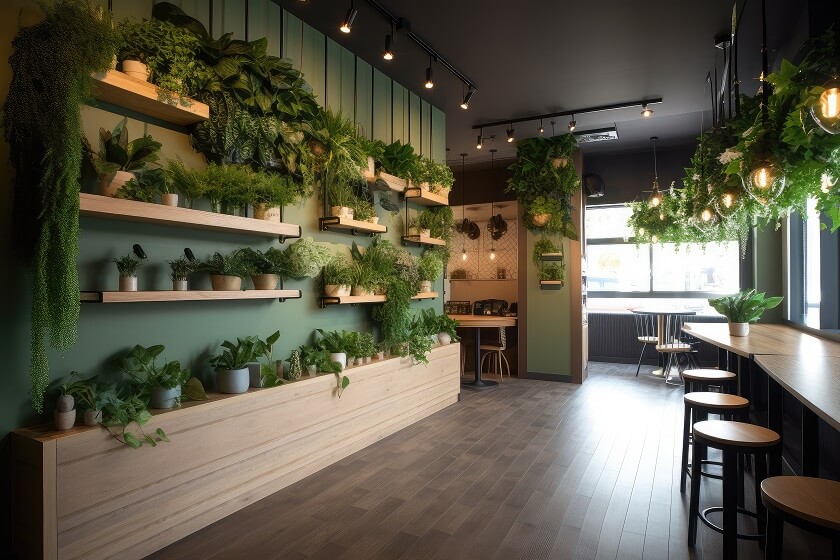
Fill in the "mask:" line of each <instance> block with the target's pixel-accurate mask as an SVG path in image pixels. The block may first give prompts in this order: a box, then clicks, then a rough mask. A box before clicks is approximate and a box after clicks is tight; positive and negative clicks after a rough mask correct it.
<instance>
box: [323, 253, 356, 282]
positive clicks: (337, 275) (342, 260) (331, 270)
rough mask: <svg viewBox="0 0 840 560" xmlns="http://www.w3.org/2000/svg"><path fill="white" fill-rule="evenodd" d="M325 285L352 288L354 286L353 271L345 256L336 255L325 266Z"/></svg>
mask: <svg viewBox="0 0 840 560" xmlns="http://www.w3.org/2000/svg"><path fill="white" fill-rule="evenodd" d="M323 272H324V284H325V285H341V286H351V285H352V284H353V269H352V267H351V266H350V263H349V262H348V261H347V258H346V257H344V256H343V255H334V256H333V258H332V259H330V261H329V262H328V263H327V264H326V265H324V271H323Z"/></svg>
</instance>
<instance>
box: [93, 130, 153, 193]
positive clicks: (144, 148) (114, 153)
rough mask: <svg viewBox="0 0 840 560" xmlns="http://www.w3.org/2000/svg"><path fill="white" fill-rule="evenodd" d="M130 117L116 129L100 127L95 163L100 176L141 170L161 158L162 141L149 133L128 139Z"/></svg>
mask: <svg viewBox="0 0 840 560" xmlns="http://www.w3.org/2000/svg"><path fill="white" fill-rule="evenodd" d="M127 123H128V118H124V119H123V120H121V121H120V122H118V123H117V125H116V126H115V127H114V130H105V129H104V128H100V129H99V151H98V152H97V153H95V154H94V157H93V163H94V165H95V166H96V171H97V172H98V173H99V176H100V177H102V178H105V179H107V180H109V181H110V180H111V178H113V176H114V174H115V173H116V172H117V171H132V172H134V171H140V170H141V169H144V168H145V167H146V166H147V165H149V164H152V163H157V161H158V159H160V148H161V143H160V142H158V141H157V140H155V139H154V138H152V137H151V136H148V135H143V136H141V137H140V138H135V139H134V140H132V141H130V142H129V140H128V127H127V126H126V124H127Z"/></svg>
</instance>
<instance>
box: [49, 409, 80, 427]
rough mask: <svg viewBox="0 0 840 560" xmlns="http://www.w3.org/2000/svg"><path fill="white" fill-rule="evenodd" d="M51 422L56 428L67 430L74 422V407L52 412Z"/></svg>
mask: <svg viewBox="0 0 840 560" xmlns="http://www.w3.org/2000/svg"><path fill="white" fill-rule="evenodd" d="M53 422H55V429H56V430H69V429H70V428H72V427H73V426H74V425H75V424H76V409H75V408H74V409H73V410H68V411H67V412H59V411H57V410H56V411H55V412H53Z"/></svg>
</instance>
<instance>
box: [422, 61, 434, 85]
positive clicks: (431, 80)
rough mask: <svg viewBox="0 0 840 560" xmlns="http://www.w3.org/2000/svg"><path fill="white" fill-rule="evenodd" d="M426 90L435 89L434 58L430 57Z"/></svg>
mask: <svg viewBox="0 0 840 560" xmlns="http://www.w3.org/2000/svg"><path fill="white" fill-rule="evenodd" d="M424 85H425V87H426V89H432V88H433V87H435V80H434V75H433V73H432V56H431V55H429V67H428V68H426V83H425V84H424Z"/></svg>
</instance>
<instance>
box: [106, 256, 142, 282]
mask: <svg viewBox="0 0 840 560" xmlns="http://www.w3.org/2000/svg"><path fill="white" fill-rule="evenodd" d="M113 262H114V263H116V265H117V272H118V273H119V275H120V276H121V277H122V278H132V277H134V276H137V271H138V270H140V266H141V265H142V262H141V261H140V259H136V258H134V256H132V255H131V254H128V255H125V256H122V257H120V258H118V259H114V260H113Z"/></svg>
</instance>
